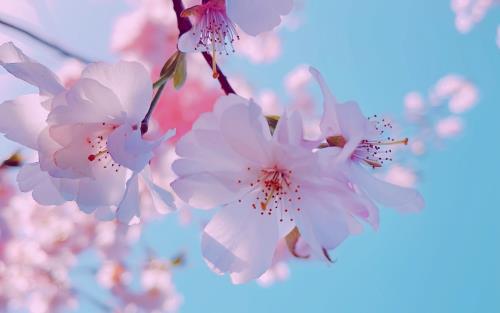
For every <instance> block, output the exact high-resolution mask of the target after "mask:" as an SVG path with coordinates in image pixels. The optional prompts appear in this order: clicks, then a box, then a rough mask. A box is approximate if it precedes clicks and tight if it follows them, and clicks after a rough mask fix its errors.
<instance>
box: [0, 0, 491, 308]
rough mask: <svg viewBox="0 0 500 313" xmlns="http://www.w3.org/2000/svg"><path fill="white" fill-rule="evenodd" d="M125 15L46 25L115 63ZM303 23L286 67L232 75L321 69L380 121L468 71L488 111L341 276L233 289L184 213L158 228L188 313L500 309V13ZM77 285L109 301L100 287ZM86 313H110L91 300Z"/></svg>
mask: <svg viewBox="0 0 500 313" xmlns="http://www.w3.org/2000/svg"><path fill="white" fill-rule="evenodd" d="M125 10H126V6H125V4H123V3H122V2H121V1H102V2H100V1H57V2H56V5H55V7H54V8H53V11H52V12H51V13H50V14H49V13H47V12H46V13H44V14H43V16H45V17H46V18H47V20H46V21H45V24H46V28H45V29H43V31H44V32H45V33H46V34H48V35H49V36H50V37H52V38H55V39H57V41H58V42H61V43H64V45H65V46H67V47H71V48H72V49H73V50H75V51H79V52H81V53H82V54H84V55H88V56H90V57H93V58H95V59H105V60H113V59H114V57H113V56H112V55H111V54H110V53H109V51H108V46H109V34H110V32H111V26H112V23H113V18H114V17H116V16H118V15H119V14H120V13H122V12H124V11H125ZM302 14H303V15H304V18H305V22H304V25H303V26H302V27H301V28H300V29H298V30H297V31H295V32H289V31H286V30H284V31H283V38H284V47H283V48H284V49H283V57H282V58H281V59H279V60H278V61H277V62H275V63H272V64H266V65H253V64H250V63H247V62H246V61H244V60H242V59H240V58H238V59H234V60H232V61H231V63H229V64H227V65H226V69H227V72H228V74H229V75H232V74H235V73H243V74H244V75H245V76H247V77H248V78H249V80H251V81H252V82H253V83H254V85H255V86H258V87H262V88H274V89H277V90H278V91H280V92H281V93H283V86H282V78H283V76H284V75H285V74H286V73H287V72H289V71H290V70H291V69H293V68H295V67H296V66H297V65H299V64H312V65H314V66H316V67H318V68H319V69H321V71H322V72H323V73H324V75H325V76H326V78H327V81H328V82H329V84H330V86H331V87H332V88H333V90H334V92H335V93H336V94H337V96H338V98H340V99H342V100H347V99H356V100H358V102H359V103H360V105H361V106H362V108H363V110H364V111H365V113H368V114H374V113H380V112H382V113H384V112H389V113H392V114H395V115H399V114H401V113H402V108H403V106H402V103H403V98H404V95H405V94H406V93H407V92H408V91H411V90H418V91H422V92H427V91H428V88H430V87H431V86H432V85H433V84H434V83H435V82H436V81H437V80H438V79H439V78H441V77H442V76H444V75H445V74H448V73H456V74H460V75H463V76H465V77H467V78H468V79H470V80H472V81H473V82H474V83H475V84H476V85H477V87H478V88H479V90H480V97H481V99H480V103H479V105H478V106H477V107H476V108H474V109H473V110H472V111H471V112H469V113H467V115H466V130H465V132H464V133H463V134H462V135H461V136H460V137H459V138H458V139H457V140H452V141H451V142H449V143H448V144H447V145H446V147H445V148H444V149H441V150H437V151H436V150H435V151H434V152H433V153H431V154H429V155H427V157H426V158H425V159H423V160H422V163H421V170H422V173H423V174H422V178H423V180H422V183H421V184H420V185H419V188H420V190H421V192H422V193H423V195H424V197H425V199H426V202H427V206H426V208H425V210H424V211H423V212H422V213H419V214H408V215H401V214H397V213H395V212H394V211H391V210H390V209H382V212H381V227H380V230H379V231H378V232H373V231H371V230H369V229H368V230H367V231H365V232H364V233H363V234H362V235H360V236H357V237H353V238H351V239H349V240H348V241H347V242H345V243H344V244H343V245H342V246H341V247H340V248H339V249H337V250H336V251H335V252H334V253H333V255H334V257H335V258H336V259H337V262H336V263H335V264H334V265H331V266H328V265H324V264H322V263H303V262H294V263H292V264H291V270H292V274H291V277H290V279H289V280H288V281H287V282H285V283H279V284H277V285H274V286H272V287H270V288H262V287H259V286H258V285H256V284H255V283H250V284H246V285H243V286H233V285H231V283H230V282H229V279H228V278H227V277H219V276H216V275H215V274H213V273H212V272H210V270H209V269H208V268H207V267H206V266H205V264H204V262H203V261H202V258H201V255H200V252H199V238H198V237H199V235H198V233H197V231H196V230H197V229H196V225H195V226H194V227H191V228H182V227H180V226H178V221H177V219H176V218H175V217H173V216H171V217H167V218H165V219H164V220H162V221H158V222H155V223H153V224H152V225H150V226H149V228H148V229H147V231H146V232H145V234H144V237H143V239H142V243H141V245H142V246H143V247H144V246H151V247H154V249H155V250H156V251H157V253H158V255H160V256H165V257H169V256H172V255H174V254H176V253H177V252H178V251H179V250H186V251H188V265H187V266H186V267H184V268H182V269H180V270H179V271H178V272H176V274H175V281H176V284H177V286H178V289H179V291H180V292H181V293H182V294H183V295H184V300H185V303H184V305H183V306H182V308H181V312H184V313H199V312H217V313H226V312H227V313H233V312H252V313H254V312H288V313H295V312H335V313H357V312H360V313H365V312H380V313H400V312H408V313H410V312H426V313H434V312H456V313H457V312H500V269H499V268H500V253H499V251H500V247H499V242H500V241H499V238H500V227H499V226H498V221H499V220H500V205H499V203H500V201H499V200H500V199H499V197H500V183H499V175H500V148H499V145H500V141H499V136H500V126H499V125H500V123H499V122H498V119H499V117H500V83H499V79H498V77H499V74H500V55H499V54H500V50H499V49H498V48H497V47H496V45H495V35H496V27H497V24H498V22H499V21H500V9H496V10H492V11H491V12H490V13H489V15H488V16H487V17H486V18H485V20H484V21H483V22H481V23H480V24H478V25H477V26H476V27H475V28H474V29H473V31H472V32H471V33H470V34H467V35H461V34H459V33H458V32H457V31H456V30H455V28H454V25H453V19H454V16H453V13H452V12H451V9H450V7H449V1H447V0H446V1H445V0H440V1H436V0H419V1H413V0H383V1H374V0H367V1H362V2H361V1H340V0H332V1H305V9H304V12H303V13H302ZM62 26H64V27H62ZM2 31H3V29H1V30H0V32H2ZM25 42H26V43H29V42H27V41H25ZM33 45H34V44H33ZM34 47H35V48H34V49H35V51H34V53H35V56H36V57H38V58H39V59H41V60H43V61H45V62H47V63H48V64H49V65H53V66H55V65H57V63H58V61H59V60H60V59H59V58H58V57H57V56H55V55H53V54H52V53H51V52H47V51H46V50H44V48H42V47H40V46H37V45H34ZM207 72H208V70H207ZM207 75H210V73H207ZM22 88H24V87H21V86H20V85H19V86H17V87H16V89H13V90H9V92H8V93H13V94H14V95H15V94H18V93H19V90H21V89H22ZM11 96H12V95H11V94H8V95H6V96H5V97H4V95H2V99H4V98H8V97H11ZM1 145H2V146H1V147H2V149H1V150H2V153H5V154H6V153H8V151H10V150H9V149H10V148H11V146H10V145H8V144H7V143H6V142H5V140H3V139H2V141H1ZM139 254H140V253H139V252H138V251H137V253H136V255H134V256H132V257H131V260H133V259H134V258H136V257H137V255H139ZM82 262H84V263H88V262H92V256H91V255H87V256H86V257H84V258H83V260H82ZM74 276H75V280H76V281H78V282H79V283H80V284H81V285H82V288H83V289H85V290H88V291H89V292H90V293H93V294H96V296H98V297H102V296H103V294H102V293H101V291H100V290H99V289H96V288H95V285H94V284H93V283H92V282H91V281H90V280H88V279H83V278H82V277H81V276H80V275H76V274H75V275H74ZM78 312H99V311H96V310H95V309H94V307H93V306H91V305H90V304H88V303H85V302H83V303H82V304H81V306H80V309H79V310H78Z"/></svg>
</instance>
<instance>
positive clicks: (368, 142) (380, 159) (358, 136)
mask: <svg viewBox="0 0 500 313" xmlns="http://www.w3.org/2000/svg"><path fill="white" fill-rule="evenodd" d="M311 73H312V74H313V76H314V77H315V78H316V80H317V82H318V84H319V85H320V87H321V91H322V93H323V97H324V112H323V117H322V120H321V132H322V138H325V140H326V143H325V144H324V145H323V147H325V148H324V149H320V151H319V152H320V153H321V155H322V156H323V158H324V161H325V162H324V170H325V171H326V172H328V173H329V174H330V175H332V176H337V177H342V178H343V179H344V180H345V182H346V183H348V184H349V185H351V186H352V188H354V190H356V191H357V192H358V193H359V194H360V195H362V196H364V197H365V198H366V200H367V201H368V203H367V207H366V210H367V211H368V213H369V215H368V216H367V217H366V218H367V220H368V221H369V222H370V223H371V224H372V225H373V226H374V227H377V226H378V213H377V209H376V206H375V202H376V203H379V204H381V205H384V206H388V207H392V208H395V209H397V210H398V211H401V212H412V211H419V210H421V209H422V208H423V206H424V200H423V198H422V196H421V195H420V194H419V193H418V192H417V191H416V190H413V189H409V188H404V187H400V186H396V185H393V184H390V183H387V182H385V181H382V180H380V179H378V178H376V177H375V176H374V175H373V173H370V172H368V170H369V169H366V168H365V166H368V167H369V168H373V169H376V168H380V167H382V166H383V165H384V163H386V162H387V161H390V160H391V159H392V152H393V149H394V147H396V146H397V145H406V144H407V143H408V139H407V138H404V139H402V140H395V139H393V138H391V137H390V136H389V131H390V128H391V127H392V125H391V123H390V121H387V120H385V119H379V118H377V117H376V116H375V117H374V118H371V119H370V118H366V117H365V116H363V114H362V113H361V110H360V108H359V107H358V104H357V103H355V102H347V103H338V102H337V100H336V99H335V97H334V96H333V94H332V93H331V91H330V90H329V88H328V87H327V85H326V82H325V81H324V78H323V77H322V75H321V74H320V73H319V71H318V70H316V69H314V68H311Z"/></svg>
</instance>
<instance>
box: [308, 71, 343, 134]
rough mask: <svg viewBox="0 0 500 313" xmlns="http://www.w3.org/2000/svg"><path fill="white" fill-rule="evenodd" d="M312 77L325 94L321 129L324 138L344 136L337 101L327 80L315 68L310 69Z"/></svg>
mask: <svg viewBox="0 0 500 313" xmlns="http://www.w3.org/2000/svg"><path fill="white" fill-rule="evenodd" d="M309 72H311V74H312V76H313V77H314V78H315V79H316V82H317V83H318V85H319V86H320V89H321V93H322V94H323V116H322V118H321V123H320V129H321V133H322V135H323V136H324V137H326V136H333V135H340V134H342V132H341V130H340V124H339V121H338V117H337V106H338V105H339V104H338V103H337V99H335V96H334V95H333V94H332V92H331V91H330V88H328V85H327V84H326V81H325V78H324V77H323V75H321V73H320V72H319V71H318V70H317V69H315V68H314V67H310V68H309Z"/></svg>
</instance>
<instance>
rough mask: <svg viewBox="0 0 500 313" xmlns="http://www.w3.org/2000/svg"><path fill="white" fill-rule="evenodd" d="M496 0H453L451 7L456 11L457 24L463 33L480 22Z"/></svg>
mask: <svg viewBox="0 0 500 313" xmlns="http://www.w3.org/2000/svg"><path fill="white" fill-rule="evenodd" d="M495 3H496V0H452V1H451V8H452V10H453V12H455V26H456V28H457V30H458V31H460V32H461V33H467V32H469V31H470V30H471V29H472V27H473V26H474V25H475V24H476V23H478V22H480V21H481V20H482V19H483V18H484V16H485V15H486V13H487V12H488V10H489V9H490V8H491V7H492V6H493V5H494V4H495Z"/></svg>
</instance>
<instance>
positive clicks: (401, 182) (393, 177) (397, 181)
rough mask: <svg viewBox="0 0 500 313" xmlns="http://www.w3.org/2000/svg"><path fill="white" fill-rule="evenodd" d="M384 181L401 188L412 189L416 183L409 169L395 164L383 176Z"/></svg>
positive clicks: (415, 178) (414, 176)
mask: <svg viewBox="0 0 500 313" xmlns="http://www.w3.org/2000/svg"><path fill="white" fill-rule="evenodd" d="M385 180H386V181H388V182H389V183H391V184H394V185H398V186H401V187H406V188H414V187H415V185H416V183H417V175H416V174H415V172H414V171H413V170H412V169H411V168H409V167H403V166H401V165H397V164H395V165H392V166H391V167H390V168H389V170H388V171H387V173H386V174H385Z"/></svg>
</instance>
